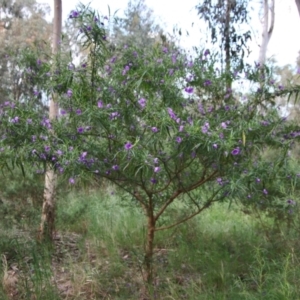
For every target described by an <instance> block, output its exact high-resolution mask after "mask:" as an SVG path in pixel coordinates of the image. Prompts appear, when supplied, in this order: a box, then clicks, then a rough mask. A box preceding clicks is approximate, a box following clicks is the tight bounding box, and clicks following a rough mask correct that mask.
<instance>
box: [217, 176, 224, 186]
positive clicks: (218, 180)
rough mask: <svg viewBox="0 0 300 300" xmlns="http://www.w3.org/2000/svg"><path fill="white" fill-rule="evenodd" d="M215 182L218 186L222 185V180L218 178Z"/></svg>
mask: <svg viewBox="0 0 300 300" xmlns="http://www.w3.org/2000/svg"><path fill="white" fill-rule="evenodd" d="M216 180H217V183H218V184H219V185H223V181H222V178H220V177H218V178H217V179H216Z"/></svg>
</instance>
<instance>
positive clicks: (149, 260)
mask: <svg viewBox="0 0 300 300" xmlns="http://www.w3.org/2000/svg"><path fill="white" fill-rule="evenodd" d="M147 213H148V216H147V217H148V224H147V239H146V249H145V258H144V265H145V271H146V272H145V282H146V283H147V284H149V285H151V284H152V282H153V246H154V233H155V217H154V214H153V209H152V207H151V205H150V208H149V209H148V212H147Z"/></svg>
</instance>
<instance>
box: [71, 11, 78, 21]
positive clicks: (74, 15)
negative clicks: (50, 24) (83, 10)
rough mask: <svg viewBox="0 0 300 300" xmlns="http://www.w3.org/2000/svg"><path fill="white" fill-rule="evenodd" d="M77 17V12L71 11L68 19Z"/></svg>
mask: <svg viewBox="0 0 300 300" xmlns="http://www.w3.org/2000/svg"><path fill="white" fill-rule="evenodd" d="M78 16H79V12H78V11H76V10H72V11H71V14H70V16H69V18H70V19H73V18H77V17H78Z"/></svg>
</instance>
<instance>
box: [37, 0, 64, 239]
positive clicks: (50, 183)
mask: <svg viewBox="0 0 300 300" xmlns="http://www.w3.org/2000/svg"><path fill="white" fill-rule="evenodd" d="M61 31H62V0H54V20H53V37H52V53H53V57H54V62H55V59H56V58H55V56H56V54H57V53H58V52H59V50H60V39H61ZM54 66H55V63H54ZM56 99H57V95H56V94H54V93H53V94H52V99H50V105H49V119H50V121H51V120H54V119H55V118H56V117H57V116H58V104H57V101H56ZM56 182H57V177H56V174H55V170H54V169H53V168H51V167H50V166H49V165H48V166H47V170H46V174H45V187H44V199H43V207H42V217H41V224H40V231H39V239H40V240H43V239H45V238H48V239H50V240H52V238H53V233H54V221H55V196H56V195H55V193H56Z"/></svg>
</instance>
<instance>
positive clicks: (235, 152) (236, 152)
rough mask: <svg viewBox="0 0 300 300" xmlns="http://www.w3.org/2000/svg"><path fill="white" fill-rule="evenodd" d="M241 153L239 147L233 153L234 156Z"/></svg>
mask: <svg viewBox="0 0 300 300" xmlns="http://www.w3.org/2000/svg"><path fill="white" fill-rule="evenodd" d="M240 153H241V150H240V148H239V147H236V148H234V149H233V150H232V151H231V154H232V155H239V154H240Z"/></svg>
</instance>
